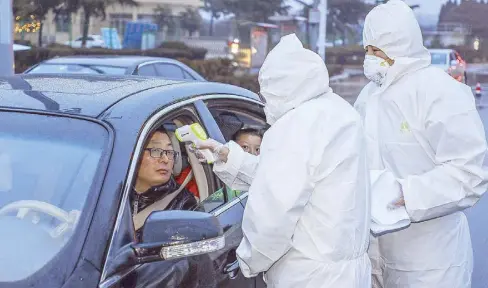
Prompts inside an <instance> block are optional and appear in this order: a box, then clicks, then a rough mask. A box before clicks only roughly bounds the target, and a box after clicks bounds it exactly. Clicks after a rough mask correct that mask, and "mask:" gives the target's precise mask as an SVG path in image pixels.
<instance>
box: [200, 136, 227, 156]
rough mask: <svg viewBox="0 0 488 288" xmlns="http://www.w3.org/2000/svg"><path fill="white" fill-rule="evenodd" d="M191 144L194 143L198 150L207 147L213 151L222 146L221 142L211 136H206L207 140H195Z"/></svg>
mask: <svg viewBox="0 0 488 288" xmlns="http://www.w3.org/2000/svg"><path fill="white" fill-rule="evenodd" d="M193 144H194V145H195V148H197V149H199V150H205V149H209V150H210V151H212V152H213V153H216V152H218V150H219V149H220V148H222V146H224V144H222V143H220V142H218V141H216V140H214V139H212V138H208V139H207V140H197V141H195V142H193Z"/></svg>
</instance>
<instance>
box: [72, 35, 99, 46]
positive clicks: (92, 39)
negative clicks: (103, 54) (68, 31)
mask: <svg viewBox="0 0 488 288" xmlns="http://www.w3.org/2000/svg"><path fill="white" fill-rule="evenodd" d="M82 40H83V36H81V37H78V38H76V39H75V40H72V41H71V42H70V41H66V42H65V43H64V44H65V45H67V46H71V47H73V48H81V44H82V43H83V41H82ZM85 47H86V48H104V47H105V42H104V41H103V37H102V36H101V35H88V36H86V46H85Z"/></svg>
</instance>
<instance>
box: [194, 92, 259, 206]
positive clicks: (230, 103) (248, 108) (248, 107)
mask: <svg viewBox="0 0 488 288" xmlns="http://www.w3.org/2000/svg"><path fill="white" fill-rule="evenodd" d="M248 100H249V99H227V98H226V99H210V100H207V101H204V105H205V107H206V109H207V110H208V111H209V112H208V113H209V114H210V118H211V119H212V121H213V123H215V126H216V127H217V129H219V132H220V135H219V136H220V137H221V139H222V140H223V141H224V142H228V141H230V140H231V139H225V136H224V134H223V132H222V130H221V129H220V127H219V125H218V123H217V122H216V121H215V118H214V117H213V114H212V111H210V109H212V108H218V109H225V108H226V107H232V110H236V111H238V112H239V113H242V114H244V115H246V117H248V118H251V119H252V118H254V117H258V118H260V120H261V121H263V123H266V115H265V114H264V109H263V108H264V103H262V102H259V101H248ZM255 105H258V106H259V107H260V108H261V109H262V111H259V112H256V111H253V109H255V107H253V106H255ZM249 114H252V115H249ZM258 114H259V115H258ZM264 125H265V124H264ZM214 177H216V178H217V181H219V182H220V183H221V185H223V187H224V188H225V192H226V193H224V194H225V199H226V202H232V201H234V200H236V199H237V200H239V199H240V200H242V198H245V197H247V191H243V192H244V193H242V194H241V195H240V196H238V195H236V196H235V197H234V198H232V199H227V194H228V193H227V189H228V188H229V187H227V186H226V185H225V183H223V181H222V180H220V179H218V177H217V176H216V175H214ZM244 195H245V196H244Z"/></svg>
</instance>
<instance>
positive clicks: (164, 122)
mask: <svg viewBox="0 0 488 288" xmlns="http://www.w3.org/2000/svg"><path fill="white" fill-rule="evenodd" d="M192 123H202V122H201V121H200V120H199V117H198V116H197V113H196V111H195V110H194V108H193V107H192V106H187V107H186V108H185V109H178V110H177V111H175V112H174V113H172V114H170V115H168V116H166V117H164V118H163V119H161V120H160V121H159V122H158V124H157V125H156V126H155V127H153V130H154V129H157V128H162V129H163V130H164V131H165V134H166V135H167V136H164V137H169V139H170V140H171V143H172V148H171V149H173V150H174V151H175V152H176V154H177V155H178V156H177V158H176V159H175V160H174V162H172V163H171V165H169V164H166V162H165V160H164V159H161V160H160V162H157V163H158V164H157V165H160V166H158V167H159V168H161V169H163V168H164V169H166V170H168V169H170V168H169V166H172V167H171V171H172V175H171V179H174V181H175V182H176V184H177V185H178V187H179V186H181V185H183V187H184V188H185V189H184V190H183V191H182V192H180V194H185V193H186V195H187V196H188V195H191V196H192V197H193V198H194V199H193V200H192V201H194V203H195V204H196V205H194V206H192V207H188V206H186V205H179V204H178V205H176V204H177V202H178V201H179V200H180V199H179V198H178V199H177V200H176V201H175V202H174V203H172V204H175V205H169V206H168V208H167V210H172V209H176V210H181V209H183V210H185V209H195V208H196V207H197V206H198V205H199V204H200V203H201V202H203V201H204V200H207V199H208V201H207V202H206V204H205V205H206V208H205V210H209V211H211V210H213V209H215V208H216V207H219V206H221V205H222V204H224V203H225V199H222V198H220V197H212V194H214V192H215V191H219V189H220V188H222V187H221V186H218V185H217V183H216V182H215V180H214V179H213V173H212V167H211V165H209V164H207V163H205V164H203V163H201V162H200V161H199V160H198V159H197V157H196V156H195V155H194V154H193V153H191V151H190V145H191V143H180V142H179V141H178V139H177V138H176V135H175V130H176V129H177V128H178V127H181V126H184V125H188V124H192ZM201 125H202V124H201ZM202 127H203V126H202ZM153 135H154V134H153V133H150V134H149V135H148V137H147V138H146V139H144V141H143V143H144V147H145V148H144V149H147V148H146V147H149V148H154V147H150V146H151V145H149V144H151V141H150V140H152V138H151V137H153ZM164 137H163V138H164ZM166 139H168V138H166ZM165 149H166V148H165ZM168 149H169V148H168ZM148 152H149V153H151V151H148V150H145V151H144V152H143V153H142V154H141V155H139V157H138V158H135V160H134V161H137V165H138V167H139V168H138V169H139V170H138V171H137V172H136V173H135V175H133V176H131V177H132V182H133V187H134V191H133V192H135V191H140V192H142V193H144V192H145V191H149V190H148V189H152V188H155V187H159V186H165V187H166V184H167V183H169V182H167V181H169V180H168V179H169V177H167V176H164V175H163V176H161V177H159V176H158V177H159V178H157V179H155V180H157V181H161V183H159V182H157V181H153V182H151V185H152V186H151V187H149V186H148V185H145V186H144V185H139V184H141V183H142V184H144V179H146V176H145V175H146V174H145V173H146V171H147V170H144V169H145V168H144V167H147V166H146V165H144V163H143V162H142V161H145V160H144V157H146V159H150V161H153V160H154V159H153V158H154V157H153V155H151V154H149V156H150V157H149V158H148V157H147V156H148V155H147V153H148ZM161 158H163V157H162V156H161ZM156 159H157V158H156ZM153 162H154V161H153ZM146 163H152V162H146ZM168 165H169V166H168ZM141 167H142V168H141ZM190 172H191V173H190ZM140 173H141V174H140ZM142 173H143V174H142ZM158 179H159V180H158ZM156 182H157V183H156ZM163 182H164V183H163ZM154 184H157V185H154ZM138 187H139V188H138ZM178 187H173V188H178ZM171 189H172V188H171V187H170V190H171ZM174 190H176V189H174ZM166 192H168V194H169V192H170V191H166ZM171 192H173V191H171ZM165 195H166V194H164V193H162V194H161V198H163V197H164V196H165ZM156 198H159V196H158V197H156ZM183 198H185V197H183ZM186 199H188V197H187V198H186ZM192 201H189V202H188V203H190V202H192ZM181 203H185V201H183V202H181ZM137 209H139V208H138V207H135V206H133V205H132V211H133V212H134V211H135V210H137ZM136 212H138V211H136Z"/></svg>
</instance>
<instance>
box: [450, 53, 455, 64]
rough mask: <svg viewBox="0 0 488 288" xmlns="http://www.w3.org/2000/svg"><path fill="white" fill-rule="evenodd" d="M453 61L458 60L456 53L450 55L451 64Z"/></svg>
mask: <svg viewBox="0 0 488 288" xmlns="http://www.w3.org/2000/svg"><path fill="white" fill-rule="evenodd" d="M453 60H456V55H454V53H452V52H451V53H449V62H450V61H453Z"/></svg>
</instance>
